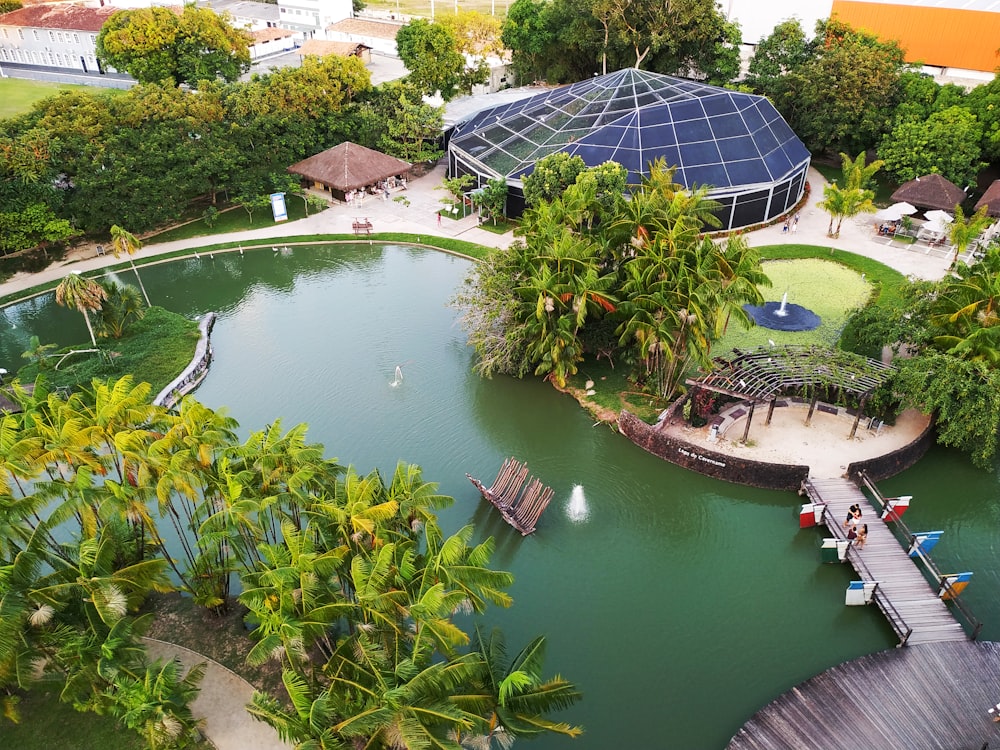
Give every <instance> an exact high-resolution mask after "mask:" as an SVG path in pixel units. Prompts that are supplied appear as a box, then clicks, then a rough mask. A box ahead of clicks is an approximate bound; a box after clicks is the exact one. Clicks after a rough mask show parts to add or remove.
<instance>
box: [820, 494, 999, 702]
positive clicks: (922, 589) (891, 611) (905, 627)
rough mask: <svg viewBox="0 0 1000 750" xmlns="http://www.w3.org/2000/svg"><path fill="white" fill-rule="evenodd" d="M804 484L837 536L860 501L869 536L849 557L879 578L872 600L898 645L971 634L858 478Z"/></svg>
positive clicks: (867, 575) (869, 577)
mask: <svg viewBox="0 0 1000 750" xmlns="http://www.w3.org/2000/svg"><path fill="white" fill-rule="evenodd" d="M803 490H804V491H805V492H806V494H807V495H808V496H809V499H810V501H811V502H813V503H818V504H823V505H825V506H826V508H825V509H824V510H823V515H822V523H824V524H825V525H826V527H827V528H828V529H829V530H830V533H831V534H832V535H833V536H835V537H836V538H837V539H839V540H846V539H847V532H846V530H845V529H844V527H843V525H842V524H843V522H844V519H845V518H847V515H848V512H849V510H850V507H851V506H852V505H854V504H857V505H859V506H861V508H862V518H861V521H860V522H861V523H865V524H868V540H867V542H866V543H865V545H864V548H863V549H858V548H857V547H856V546H855V545H853V544H852V545H850V546H849V547H848V549H847V553H846V561H847V562H849V563H850V564H851V565H852V566H853V567H854V569H855V570H856V571H857V573H858V575H859V576H860V577H861V579H862V580H865V581H875V582H877V586H876V587H875V591H874V596H873V600H874V602H875V604H876V605H877V606H878V608H879V609H880V610H881V611H882V614H884V615H885V617H886V619H888V620H889V624H890V625H892V628H893V630H895V631H896V634H897V635H898V636H899V639H900V643H899V645H900V646H903V645H916V644H921V643H934V642H939V641H965V640H969V637H970V636H969V635H967V634H966V632H965V629H964V628H963V627H962V625H961V624H960V623H959V622H958V620H956V619H955V616H954V614H953V613H952V611H951V610H950V609H949V608H948V606H947V605H946V604H945V603H944V601H942V599H941V597H940V596H939V595H938V592H937V591H936V590H935V589H934V588H932V587H931V584H930V583H928V582H927V579H926V578H925V577H924V574H923V573H922V572H921V571H920V569H919V568H918V567H917V565H916V564H915V563H914V561H913V559H911V558H910V556H909V555H908V553H907V550H906V549H904V547H903V546H902V545H901V544H900V542H899V541H898V540H897V539H896V537H895V535H894V534H893V532H892V530H891V529H890V528H889V526H888V525H887V523H886V522H885V521H882V520H881V519H880V517H879V516H880V509H878V508H876V507H874V505H872V503H871V502H870V501H869V499H868V498H867V497H866V496H865V494H864V493H863V492H862V491H861V490H860V489H859V488H858V486H857V485H856V484H854V483H853V482H852V481H850V480H849V479H843V478H838V479H809V480H806V481H805V482H804V483H803ZM974 635H975V632H974V633H973V636H974ZM998 697H1000V696H998Z"/></svg>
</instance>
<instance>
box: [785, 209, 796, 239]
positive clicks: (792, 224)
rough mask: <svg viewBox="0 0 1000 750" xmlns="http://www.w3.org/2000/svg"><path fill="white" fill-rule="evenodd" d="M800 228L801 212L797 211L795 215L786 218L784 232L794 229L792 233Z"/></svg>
mask: <svg viewBox="0 0 1000 750" xmlns="http://www.w3.org/2000/svg"><path fill="white" fill-rule="evenodd" d="M798 228H799V212H798V211H796V212H795V215H794V216H792V217H791V218H788V219H785V223H784V225H783V226H782V227H781V233H782V234H788V230H789V229H791V230H792V234H795V231H796V230H797V229H798Z"/></svg>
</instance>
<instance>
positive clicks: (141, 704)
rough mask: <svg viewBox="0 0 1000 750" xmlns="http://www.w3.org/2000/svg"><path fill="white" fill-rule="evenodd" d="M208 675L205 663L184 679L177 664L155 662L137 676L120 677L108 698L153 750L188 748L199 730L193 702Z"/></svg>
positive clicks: (114, 709)
mask: <svg viewBox="0 0 1000 750" xmlns="http://www.w3.org/2000/svg"><path fill="white" fill-rule="evenodd" d="M204 675H205V665H204V664H198V665H197V666H195V667H192V668H191V669H190V670H189V671H188V673H187V674H186V675H184V677H181V674H180V665H179V664H178V662H177V661H175V660H170V661H166V662H163V663H154V664H150V665H147V666H146V668H145V670H144V672H143V673H142V674H140V675H138V676H136V677H133V676H131V675H121V676H119V677H118V678H117V679H116V680H114V682H113V683H112V685H111V687H109V688H108V689H107V690H106V691H105V696H106V697H107V698H108V699H110V701H111V713H112V714H114V715H115V716H117V717H118V718H119V719H121V721H122V723H123V724H124V725H125V726H127V727H128V728H129V729H134V730H135V731H137V732H138V733H139V734H140V735H142V737H143V738H144V739H145V740H146V747H148V748H149V749H150V750H159V748H168V747H176V746H180V747H184V746H186V745H187V743H186V740H189V739H190V738H191V737H192V735H194V733H195V731H196V730H197V728H198V722H197V720H196V719H195V718H194V715H193V714H192V713H191V702H192V701H193V700H194V699H195V697H197V695H198V683H200V682H201V679H202V677H204Z"/></svg>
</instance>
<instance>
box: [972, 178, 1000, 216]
mask: <svg viewBox="0 0 1000 750" xmlns="http://www.w3.org/2000/svg"><path fill="white" fill-rule="evenodd" d="M983 206H988V208H987V209H986V213H987V214H989V215H990V216H1000V180H993V184H992V185H990V186H989V187H988V188H986V192H985V193H983V197H982V198H980V199H979V200H978V201H977V202H976V210H977V211H978V210H979V209H981V208H982V207H983Z"/></svg>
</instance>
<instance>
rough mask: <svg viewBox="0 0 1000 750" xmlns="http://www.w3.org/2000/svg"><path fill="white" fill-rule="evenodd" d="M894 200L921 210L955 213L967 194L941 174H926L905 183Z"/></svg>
mask: <svg viewBox="0 0 1000 750" xmlns="http://www.w3.org/2000/svg"><path fill="white" fill-rule="evenodd" d="M892 199H893V200H894V201H907V202H908V203H912V204H913V205H914V206H919V207H920V208H940V209H941V210H942V211H954V210H955V206H957V205H958V204H960V203H961V202H962V201H964V200H965V193H964V192H963V191H962V189H961V188H960V187H958V186H957V185H956V184H955V183H954V182H950V181H948V180H946V179H945V178H944V177H942V176H941V175H939V174H926V175H924V176H923V177H918V178H917V179H915V180H910V181H909V182H904V183H903V184H902V185H900V186H899V188H898V189H897V190H896V192H895V193H893V194H892Z"/></svg>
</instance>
